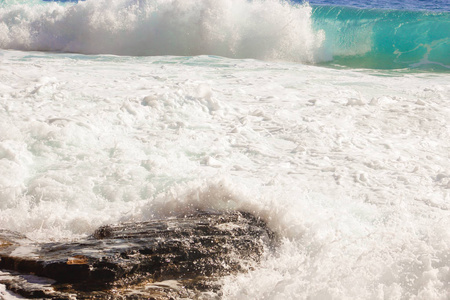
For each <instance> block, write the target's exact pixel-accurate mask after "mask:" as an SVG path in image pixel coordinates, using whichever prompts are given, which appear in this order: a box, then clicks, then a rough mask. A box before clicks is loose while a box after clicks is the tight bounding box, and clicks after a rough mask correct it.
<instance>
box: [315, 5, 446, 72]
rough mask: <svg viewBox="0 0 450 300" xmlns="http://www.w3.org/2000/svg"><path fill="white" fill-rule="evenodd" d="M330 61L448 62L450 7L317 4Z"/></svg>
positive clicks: (376, 64)
mask: <svg viewBox="0 0 450 300" xmlns="http://www.w3.org/2000/svg"><path fill="white" fill-rule="evenodd" d="M312 18H313V21H314V25H315V27H316V29H321V30H324V31H325V35H326V40H325V48H326V49H327V51H329V52H330V53H331V54H332V56H333V60H332V62H331V63H333V64H338V65H345V66H349V67H364V68H381V69H382V68H385V69H394V68H419V69H433V70H448V69H449V68H450V55H449V54H450V13H448V12H425V11H406V10H381V9H359V8H351V7H336V6H316V7H314V9H313V14H312Z"/></svg>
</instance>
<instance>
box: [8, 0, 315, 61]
mask: <svg viewBox="0 0 450 300" xmlns="http://www.w3.org/2000/svg"><path fill="white" fill-rule="evenodd" d="M42 3H45V4H42V5H34V6H30V5H25V4H15V5H9V6H5V7H3V8H1V9H0V47H1V48H4V49H6V48H7V49H16V50H38V51H62V52H76V53H83V54H117V55H133V56H138V55H180V56H194V55H202V54H211V55H218V56H225V57H232V58H256V59H265V60H277V59H280V60H290V61H302V62H312V63H314V62H316V61H319V60H320V57H318V49H319V48H320V45H321V44H322V42H323V36H322V35H320V34H317V33H316V32H314V30H313V29H312V21H311V17H310V16H311V12H312V9H311V7H309V6H308V5H290V4H289V3H287V2H281V1H277V0H265V1H254V2H249V1H247V0H219V1H217V0H192V1H184V0H152V1H147V0H133V1H130V0H112V1H110V0H95V1H85V2H79V3H78V4H68V5H67V4H66V5H62V4H58V3H48V2H42Z"/></svg>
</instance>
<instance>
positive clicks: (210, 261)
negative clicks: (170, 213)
mask: <svg viewBox="0 0 450 300" xmlns="http://www.w3.org/2000/svg"><path fill="white" fill-rule="evenodd" d="M273 241H274V235H273V233H272V232H271V231H270V230H269V229H268V228H267V226H266V224H265V223H264V222H263V221H261V220H259V219H258V218H256V217H254V216H253V215H251V214H249V213H243V212H227V213H210V212H208V213H207V212H198V213H195V214H192V215H188V216H182V217H172V218H168V219H161V220H153V221H148V222H140V223H125V224H119V225H112V226H104V227H101V228H99V229H98V230H96V231H95V233H94V234H93V235H92V236H90V237H89V238H87V239H85V240H80V241H76V242H71V243H43V244H37V243H33V242H32V241H30V240H28V239H27V238H26V237H24V236H22V235H20V234H17V233H14V232H10V231H5V230H3V231H2V230H0V269H1V270H2V272H1V273H0V283H1V284H4V285H5V286H6V288H7V289H8V290H10V291H12V292H14V293H17V294H20V295H22V296H24V297H27V298H49V299H152V298H153V299H171V298H172V299H177V298H190V299H192V298H202V297H206V298H208V299H210V298H211V297H210V296H211V295H214V296H215V297H218V295H220V292H219V293H217V291H219V290H220V284H219V282H218V279H219V278H220V276H224V275H229V274H232V273H236V272H243V271H246V270H248V269H249V268H251V267H252V265H254V264H255V263H256V262H258V260H259V258H260V256H261V255H262V253H263V252H264V251H265V249H266V248H267V247H270V246H271V245H272V244H273ZM24 250H26V251H24ZM21 253H26V254H25V255H24V254H21ZM208 293H209V294H208ZM208 295H209V296H208Z"/></svg>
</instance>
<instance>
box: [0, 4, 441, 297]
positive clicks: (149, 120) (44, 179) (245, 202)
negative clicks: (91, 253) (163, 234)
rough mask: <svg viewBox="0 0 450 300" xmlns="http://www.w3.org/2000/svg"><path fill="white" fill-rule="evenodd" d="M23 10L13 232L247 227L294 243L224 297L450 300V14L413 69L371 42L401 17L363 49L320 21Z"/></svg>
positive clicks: (11, 97)
mask: <svg viewBox="0 0 450 300" xmlns="http://www.w3.org/2000/svg"><path fill="white" fill-rule="evenodd" d="M24 2H25V1H5V2H4V3H3V4H1V5H0V48H1V49H0V228H2V229H8V230H13V231H18V232H20V233H22V234H25V235H26V236H27V237H28V238H30V239H32V240H35V241H64V240H77V239H79V238H81V237H85V236H87V235H89V234H91V233H92V232H93V231H94V230H95V229H96V228H98V226H101V225H105V224H115V223H119V222H126V221H145V220H151V219H153V218H163V217H168V216H172V215H180V214H181V215H182V214H187V213H189V212H192V211H195V210H197V209H201V210H211V211H217V210H219V211H223V210H241V211H247V212H251V213H253V214H255V215H256V216H258V217H260V218H261V219H263V220H264V221H265V222H267V224H268V225H269V227H270V228H271V229H272V230H274V231H275V232H276V234H277V236H278V238H279V240H280V244H279V246H278V247H276V249H274V250H273V251H268V252H267V253H266V254H265V256H264V257H263V259H262V261H261V262H260V264H258V265H257V266H255V268H254V269H252V270H251V271H250V272H247V273H242V274H237V275H230V276H228V277H225V278H224V279H223V280H222V283H223V286H222V289H221V290H220V291H218V292H217V294H216V295H211V294H209V295H207V296H205V297H207V298H209V299H211V298H214V297H219V298H221V299H449V298H450V229H449V224H450V122H449V120H450V73H449V72H448V68H449V66H450V63H449V56H448V52H447V49H449V48H448V47H449V39H450V37H449V35H448V30H449V29H448V27H446V26H445V24H447V25H448V23H445V22H448V19H449V14H448V13H445V12H438V13H431V12H427V13H423V14H424V15H427V17H424V19H421V18H418V19H420V20H425V21H429V23H427V24H428V25H427V26H438V27H437V28H441V30H439V31H437V32H436V35H434V36H431V35H429V36H425V37H424V36H423V35H422V34H417V36H421V37H422V38H424V39H426V40H427V42H423V40H418V42H417V45H422V46H423V47H422V46H417V45H413V46H412V49H416V50H417V51H418V52H414V53H413V52H411V51H409V50H408V51H407V53H409V54H411V53H412V54H411V55H407V56H403V57H402V56H401V55H399V54H400V52H399V51H400V50H399V49H400V48H401V47H403V46H404V47H406V44H403V46H401V47H400V48H396V49H394V48H395V47H394V48H392V49H391V48H389V47H390V46H389V47H388V46H386V45H388V43H385V42H386V41H389V40H390V39H387V40H383V41H381V42H379V43H377V37H380V36H381V35H379V34H377V32H376V28H377V26H379V25H378V24H380V23H373V25H374V26H372V27H371V26H369V25H370V24H372V23H371V21H370V20H378V19H379V18H381V16H380V14H382V13H383V14H384V16H386V14H387V15H388V17H389V16H392V14H394V15H395V14H397V13H396V12H395V11H394V12H380V11H376V10H375V11H370V12H367V11H364V10H362V11H361V14H362V15H364V14H368V15H371V14H372V17H371V18H369V19H364V18H362V19H360V21H355V22H356V24H369V25H368V26H366V27H364V28H362V27H361V26H359V25H358V26H356V27H353V29H354V28H358V27H359V28H362V29H364V30H363V31H362V32H356V33H355V35H353V37H355V39H354V40H353V41H356V42H355V43H352V42H351V41H352V40H351V39H350V38H348V39H346V40H342V39H341V40H339V39H338V38H337V36H336V35H335V36H334V38H331V39H330V32H333V30H334V32H335V31H339V30H337V28H336V27H333V26H331V25H332V24H331V25H330V23H327V22H325V21H324V20H330V19H329V18H328V17H330V14H332V12H333V11H336V8H335V9H331V8H327V7H311V6H310V5H308V4H294V3H288V2H279V1H272V0H267V1H253V2H247V1H243V0H223V1H207V0H204V1H200V0H198V1H197V0H196V1H176V0H158V1H144V0H140V1H125V0H115V1H109V2H106V1H93V0H88V1H85V2H79V3H77V4H73V3H70V4H61V3H53V2H51V3H44V2H42V3H41V2H39V1H35V2H34V1H27V3H24ZM339 9H340V11H341V13H340V14H339V15H340V17H341V18H345V14H346V13H348V11H349V9H350V10H352V9H355V8H339ZM420 13H421V12H417V11H414V12H411V11H409V12H402V13H401V14H400V15H405V14H406V15H408V16H409V17H408V18H410V16H411V15H414V16H417V15H418V14H420ZM373 14H376V16H373ZM389 14H391V15H389ZM324 15H325V16H324ZM349 15H351V14H350V13H349ZM326 16H328V17H326ZM397 16H398V14H397ZM422 16H423V15H422ZM327 18H328V19H327ZM333 18H334V19H333V20H335V21H334V23H333V24H341V25H342V24H347V25H348V26H350V24H351V22H342V20H338V19H336V18H335V17H334V16H333ZM436 18H437V19H436ZM393 19H395V18H393ZM393 19H392V20H393ZM280 20H282V21H280ZM317 20H321V22H317ZM336 20H337V21H336ZM361 20H363V21H361ZM364 20H365V21H364ZM367 20H369V21H367ZM436 20H437V21H436ZM355 22H354V23H355ZM439 22H444V23H439ZM413 23H414V22H413ZM425 23H426V22H425ZM327 24H328V25H327ZM410 24H411V23H410ZM418 24H419V23H418ZM423 24H424V23H420V24H419V25H420V26H423ZM430 24H431V25H430ZM442 24H444V25H442ZM413 26H416V25H414V24H413ZM420 26H419V27H414V28H422V29H423V27H420ZM439 26H440V27H439ZM369 27H370V28H375V29H374V31H372V32H373V33H374V35H373V36H370V35H365V34H363V33H364V32H367V29H368V28H369ZM402 27H403V28H405V27H404V26H402ZM149 28H150V29H149ZM342 28H343V27H342ZM345 28H347V31H346V32H347V33H349V32H351V31H352V30H353V29H351V30H350V29H349V27H345ZM428 28H429V27H428ZM152 29H153V30H152ZM383 30H384V29H383ZM383 30H381V31H380V32H385V33H386V32H387V31H383ZM445 30H447V31H445ZM343 31H345V30H344V29H343ZM424 31H426V30H424ZM424 31H420V30H419V32H424ZM353 32H355V31H354V30H353ZM397 32H398V31H397ZM336 34H337V33H336ZM346 36H347V35H346ZM384 36H387V35H384ZM398 36H401V35H398ZM398 36H397V37H398ZM408 36H410V37H411V36H414V34H413V33H411V34H409V35H408ZM364 37H366V38H368V39H367V40H364V39H363V38H364ZM369 37H375V38H374V39H370V38H369ZM391 37H392V39H395V38H396V37H395V35H391ZM428 42H429V43H428ZM353 45H357V46H358V47H356V48H355V47H353ZM377 45H378V46H377ZM380 45H384V46H380ZM396 45H398V44H396ZM424 45H425V46H424ZM338 46H339V47H338ZM360 46H361V47H360ZM383 47H384V48H383ZM420 47H422V48H420ZM383 49H384V50H383ZM405 53H406V52H405ZM393 54H395V55H393ZM399 57H400V58H399ZM368 61H370V62H371V64H370V65H367V62H368ZM2 297H4V298H5V299H16V296H14V295H12V294H9V293H8V292H7V291H5V290H3V289H2V287H1V285H0V298H2Z"/></svg>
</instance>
